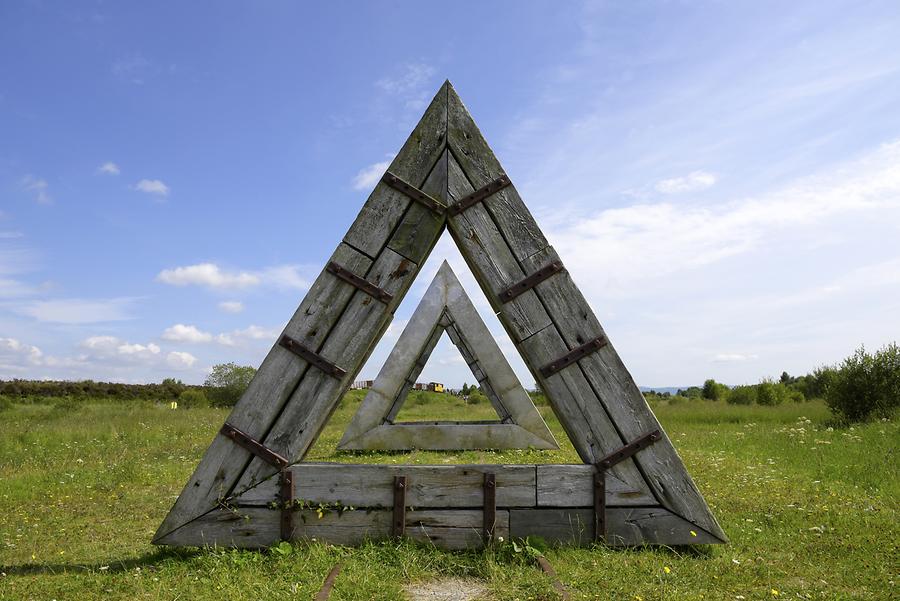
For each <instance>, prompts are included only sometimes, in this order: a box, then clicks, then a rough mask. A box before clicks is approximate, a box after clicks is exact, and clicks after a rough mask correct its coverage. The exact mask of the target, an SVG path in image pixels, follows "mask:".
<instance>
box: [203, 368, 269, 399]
mask: <svg viewBox="0 0 900 601" xmlns="http://www.w3.org/2000/svg"><path fill="white" fill-rule="evenodd" d="M255 375H256V368H254V367H251V366H249V365H237V364H236V363H219V364H218V365H214V366H213V368H212V371H211V372H210V374H209V376H208V377H207V378H206V382H205V385H206V386H207V388H208V391H207V396H208V397H209V401H210V403H211V404H212V405H213V406H216V407H231V406H233V405H234V404H235V403H237V402H238V399H240V398H241V395H242V394H244V391H245V390H247V386H249V385H250V380H252V379H253V376H255Z"/></svg>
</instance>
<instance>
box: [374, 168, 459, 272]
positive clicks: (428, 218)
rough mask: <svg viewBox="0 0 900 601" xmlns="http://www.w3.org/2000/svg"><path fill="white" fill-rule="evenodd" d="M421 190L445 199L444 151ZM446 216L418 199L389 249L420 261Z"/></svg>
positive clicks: (422, 260)
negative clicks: (420, 202) (418, 201)
mask: <svg viewBox="0 0 900 601" xmlns="http://www.w3.org/2000/svg"><path fill="white" fill-rule="evenodd" d="M422 191H423V192H425V193H427V194H429V195H431V196H432V197H435V198H438V199H440V200H443V201H444V202H447V152H446V151H444V153H443V155H441V158H439V159H438V161H437V163H435V165H434V168H433V169H432V170H431V173H430V174H429V175H428V179H426V181H425V184H424V185H423V186H422ZM445 221H446V216H445V215H444V214H443V213H436V212H434V211H432V210H431V209H429V208H428V207H426V206H423V205H421V204H419V203H417V202H414V203H412V204H411V205H409V209H408V210H407V211H406V214H405V215H404V216H403V219H402V220H401V221H400V224H399V225H398V226H397V231H396V232H395V233H394V235H393V236H392V237H391V240H390V242H389V243H388V245H387V246H388V248H390V249H391V250H393V251H394V252H396V253H398V254H401V255H403V256H404V257H406V258H407V259H409V260H410V261H412V262H414V263H418V264H420V265H421V264H423V263H424V262H425V259H426V258H427V257H428V255H429V254H431V249H432V248H433V247H434V245H435V244H436V243H437V240H438V238H439V237H440V235H441V232H442V231H443V230H444V223H445Z"/></svg>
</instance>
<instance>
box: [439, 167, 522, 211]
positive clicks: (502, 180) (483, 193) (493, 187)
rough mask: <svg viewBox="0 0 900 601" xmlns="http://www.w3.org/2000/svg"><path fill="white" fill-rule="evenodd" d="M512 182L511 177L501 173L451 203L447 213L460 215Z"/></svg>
mask: <svg viewBox="0 0 900 601" xmlns="http://www.w3.org/2000/svg"><path fill="white" fill-rule="evenodd" d="M511 183H512V182H511V181H510V180H509V177H507V176H506V175H501V176H500V177H498V178H497V179H495V180H494V181H492V182H491V183H489V184H487V185H486V186H483V187H481V188H478V189H477V190H475V191H474V192H472V193H471V194H466V195H465V196H463V197H462V198H460V199H459V202H457V203H455V204H452V205H450V207H449V208H448V209H447V214H448V215H450V216H451V217H454V216H456V215H459V214H460V213H462V212H463V211H465V210H466V209H468V208H469V207H471V206H472V205H474V204H477V203H479V202H481V201H482V200H484V199H485V198H487V197H488V196H491V195H492V194H496V193H497V192H499V191H500V190H502V189H503V188H505V187H506V186H508V185H510V184H511Z"/></svg>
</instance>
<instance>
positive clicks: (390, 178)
mask: <svg viewBox="0 0 900 601" xmlns="http://www.w3.org/2000/svg"><path fill="white" fill-rule="evenodd" d="M381 181H383V182H384V183H385V184H387V185H388V186H390V187H391V188H393V189H394V190H396V191H397V192H400V193H401V194H404V195H405V196H408V197H409V198H411V199H413V200H414V201H416V202H417V203H419V204H422V205H425V206H426V207H428V208H429V209H431V210H432V211H434V212H435V213H440V214H441V215H443V214H444V212H445V211H446V210H447V207H446V205H444V204H443V203H441V202H439V201H438V200H437V199H435V198H433V197H432V196H430V195H428V194H426V193H425V192H423V191H422V190H419V189H418V188H416V187H415V186H413V185H412V184H408V183H406V182H405V181H403V180H402V179H400V178H399V177H397V176H396V175H394V174H393V173H391V172H390V171H387V172H385V174H384V177H382V178H381Z"/></svg>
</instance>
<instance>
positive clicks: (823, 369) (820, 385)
mask: <svg viewBox="0 0 900 601" xmlns="http://www.w3.org/2000/svg"><path fill="white" fill-rule="evenodd" d="M837 375H838V370H837V369H835V368H834V367H831V366H829V365H821V366H819V367H817V368H815V369H814V370H813V372H812V373H811V374H809V375H808V376H806V379H805V381H804V385H805V388H806V389H805V390H804V391H803V394H805V395H806V398H808V399H824V398H825V395H826V394H827V393H828V388H829V386H831V384H832V383H834V381H835V379H836V378H837Z"/></svg>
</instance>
